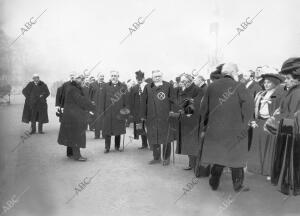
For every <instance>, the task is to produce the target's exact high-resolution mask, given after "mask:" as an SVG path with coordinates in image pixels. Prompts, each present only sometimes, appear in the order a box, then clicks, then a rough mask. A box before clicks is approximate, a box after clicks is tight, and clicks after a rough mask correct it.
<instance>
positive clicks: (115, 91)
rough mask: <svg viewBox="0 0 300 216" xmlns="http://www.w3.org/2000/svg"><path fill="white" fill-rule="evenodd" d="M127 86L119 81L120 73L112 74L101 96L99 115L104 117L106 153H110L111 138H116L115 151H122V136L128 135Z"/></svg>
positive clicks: (103, 132) (114, 72) (113, 72)
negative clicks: (126, 114) (126, 113)
mask: <svg viewBox="0 0 300 216" xmlns="http://www.w3.org/2000/svg"><path fill="white" fill-rule="evenodd" d="M127 92H128V91H127V86H126V85H125V84H122V83H121V82H120V81H119V72H118V71H111V72H110V81H109V82H108V83H106V84H104V86H103V89H102V93H101V96H100V101H102V104H101V105H100V109H99V115H100V116H103V125H104V127H103V130H102V135H103V136H104V137H105V151H104V153H108V152H109V151H110V143H111V136H115V150H116V151H120V141H121V134H125V133H126V128H125V117H124V115H123V114H124V113H125V112H126V111H124V110H128V108H127V103H126V94H127Z"/></svg>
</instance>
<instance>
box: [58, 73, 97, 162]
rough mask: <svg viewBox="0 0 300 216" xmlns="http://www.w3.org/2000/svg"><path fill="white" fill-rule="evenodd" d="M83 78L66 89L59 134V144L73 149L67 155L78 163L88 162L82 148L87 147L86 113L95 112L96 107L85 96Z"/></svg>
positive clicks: (79, 77)
mask: <svg viewBox="0 0 300 216" xmlns="http://www.w3.org/2000/svg"><path fill="white" fill-rule="evenodd" d="M82 80H83V76H81V75H77V76H76V78H75V80H74V81H71V82H70V84H68V85H67V86H66V88H65V93H64V97H65V98H64V104H63V106H64V111H63V116H62V120H61V125H60V130H59V134H58V141H57V142H58V143H59V144H60V145H64V146H67V147H71V148H72V154H71V155H67V156H68V157H71V158H73V159H74V160H77V161H86V160H87V159H86V158H85V157H82V156H81V154H80V148H85V147H86V135H85V130H86V112H87V111H94V110H95V107H94V105H93V104H92V103H91V102H90V101H89V100H88V99H87V98H86V97H85V96H84V93H83V90H82V87H81V83H82ZM67 154H68V152H67Z"/></svg>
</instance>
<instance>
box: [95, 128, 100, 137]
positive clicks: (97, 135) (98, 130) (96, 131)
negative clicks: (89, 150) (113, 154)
mask: <svg viewBox="0 0 300 216" xmlns="http://www.w3.org/2000/svg"><path fill="white" fill-rule="evenodd" d="M95 138H100V129H99V128H97V127H95Z"/></svg>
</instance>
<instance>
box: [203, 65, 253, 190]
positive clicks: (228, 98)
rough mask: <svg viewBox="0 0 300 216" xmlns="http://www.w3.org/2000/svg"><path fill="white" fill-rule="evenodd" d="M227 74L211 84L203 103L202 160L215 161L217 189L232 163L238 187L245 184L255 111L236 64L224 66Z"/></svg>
mask: <svg viewBox="0 0 300 216" xmlns="http://www.w3.org/2000/svg"><path fill="white" fill-rule="evenodd" d="M222 74H223V75H224V77H223V78H221V79H219V80H216V81H215V82H213V83H212V84H211V85H210V86H208V89H207V92H206V93H205V95H204V98H203V101H202V103H201V107H200V114H201V119H202V121H201V124H203V125H204V127H202V126H200V127H201V128H203V131H204V132H203V133H202V134H201V136H204V143H203V150H202V155H201V160H202V161H203V162H205V163H210V164H213V167H212V169H211V177H210V180H209V183H210V186H211V187H212V189H213V190H216V189H217V188H218V186H219V183H220V177H221V175H222V171H223V168H224V167H225V166H226V167H230V168H231V172H232V180H233V186H234V189H235V191H239V190H241V189H242V188H243V180H244V170H243V167H245V165H246V155H247V150H248V148H247V147H248V146H247V145H248V140H247V130H248V123H249V120H250V119H251V117H252V114H253V111H254V102H253V98H252V97H251V95H250V94H249V92H248V91H247V90H246V89H245V86H244V85H243V84H241V83H239V82H237V80H238V68H237V65H236V64H232V63H228V64H225V65H224V66H223V68H222Z"/></svg>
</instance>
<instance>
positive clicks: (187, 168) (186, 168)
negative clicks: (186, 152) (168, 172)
mask: <svg viewBox="0 0 300 216" xmlns="http://www.w3.org/2000/svg"><path fill="white" fill-rule="evenodd" d="M183 169H184V170H192V169H193V168H192V167H191V166H187V167H185V168H183Z"/></svg>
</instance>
